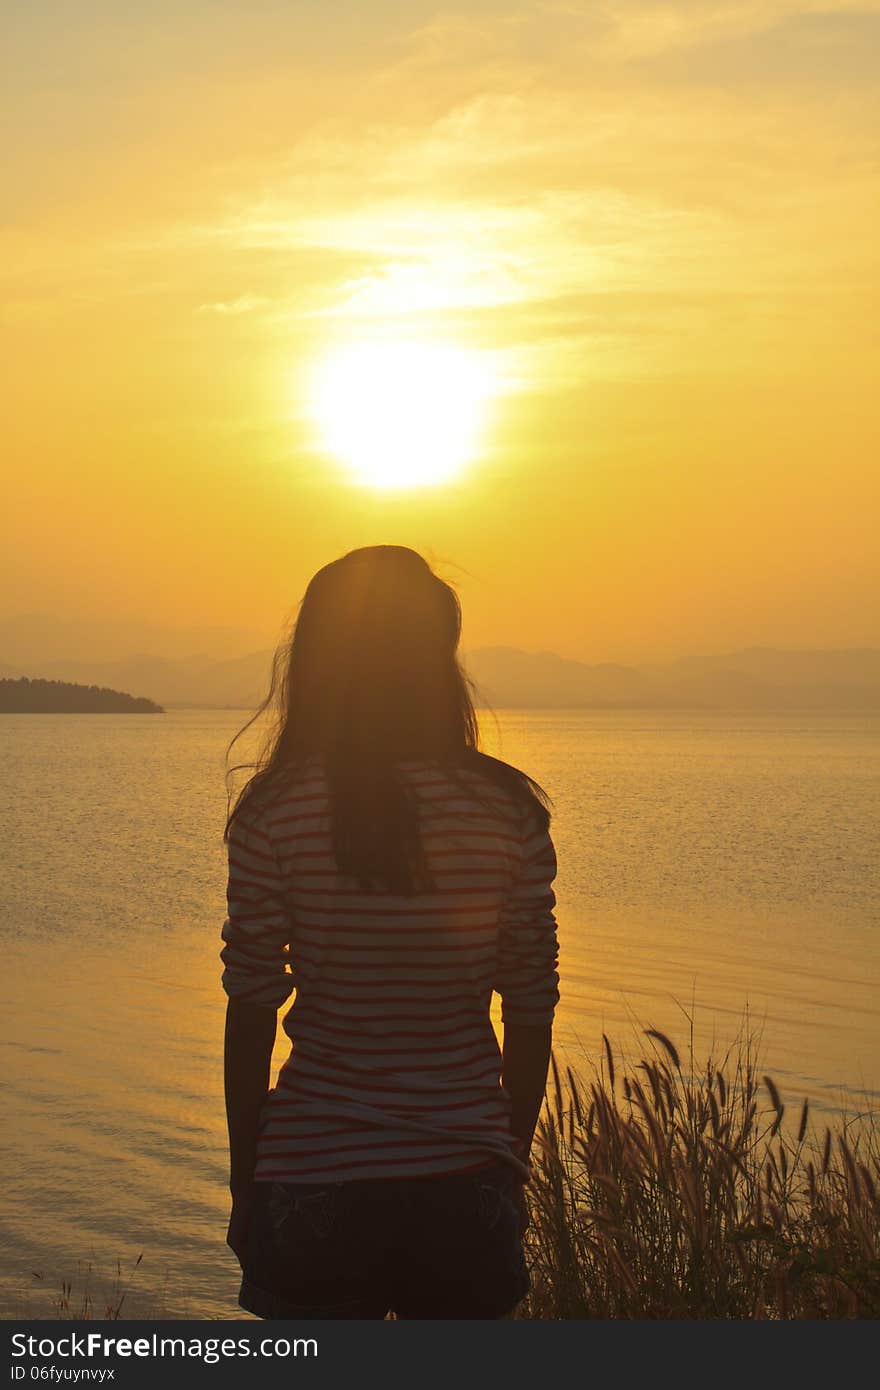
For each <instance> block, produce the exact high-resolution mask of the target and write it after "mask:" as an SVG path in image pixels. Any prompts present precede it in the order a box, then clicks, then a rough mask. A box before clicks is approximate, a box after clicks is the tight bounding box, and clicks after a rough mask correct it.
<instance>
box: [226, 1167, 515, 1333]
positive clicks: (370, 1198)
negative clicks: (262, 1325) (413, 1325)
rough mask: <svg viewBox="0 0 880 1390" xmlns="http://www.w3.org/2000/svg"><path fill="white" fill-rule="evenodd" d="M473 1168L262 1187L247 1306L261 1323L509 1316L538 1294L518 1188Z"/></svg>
mask: <svg viewBox="0 0 880 1390" xmlns="http://www.w3.org/2000/svg"><path fill="white" fill-rule="evenodd" d="M519 1181H520V1179H519V1178H518V1176H517V1175H516V1173H515V1172H514V1171H513V1170H512V1169H511V1168H510V1166H509V1165H507V1164H505V1163H503V1162H499V1163H492V1164H490V1165H487V1166H485V1167H482V1168H478V1169H474V1170H472V1171H470V1172H467V1173H448V1174H439V1175H436V1176H426V1177H417V1178H382V1179H375V1180H369V1179H368V1180H362V1181H358V1182H342V1183H328V1184H325V1185H320V1186H319V1185H317V1184H314V1183H280V1182H259V1183H257V1184H256V1195H255V1199H254V1207H253V1212H252V1217H251V1223H250V1228H249V1231H248V1245H247V1253H246V1256H245V1260H244V1266H243V1271H242V1272H243V1279H242V1284H241V1291H240V1293H239V1299H238V1301H239V1304H240V1305H241V1307H242V1308H245V1309H247V1311H248V1312H250V1313H255V1314H256V1315H257V1316H258V1317H261V1318H384V1317H385V1316H386V1315H387V1314H388V1313H389V1312H394V1313H395V1314H397V1316H398V1317H401V1318H431V1319H433V1318H500V1317H503V1316H504V1315H505V1314H506V1313H509V1312H511V1311H512V1310H513V1309H514V1308H515V1307H516V1305H517V1303H519V1301H520V1299H522V1298H524V1297H525V1295H526V1294H527V1293H528V1291H529V1285H530V1280H529V1274H528V1270H527V1268H526V1263H525V1258H524V1255H523V1247H522V1239H521V1236H520V1220H519V1212H518V1209H517V1205H516V1187H517V1185H518V1183H519Z"/></svg>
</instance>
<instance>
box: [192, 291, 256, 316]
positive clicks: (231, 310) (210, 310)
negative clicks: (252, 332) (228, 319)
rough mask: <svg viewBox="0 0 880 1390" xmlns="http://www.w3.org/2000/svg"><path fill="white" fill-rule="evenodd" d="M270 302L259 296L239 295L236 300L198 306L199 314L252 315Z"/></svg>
mask: <svg viewBox="0 0 880 1390" xmlns="http://www.w3.org/2000/svg"><path fill="white" fill-rule="evenodd" d="M269 302H270V301H269V300H268V299H267V298H266V297H265V296H264V295H259V294H241V295H239V296H238V298H237V299H231V300H218V301H217V302H216V303H214V304H200V305H199V308H198V312H199V313H200V314H221V315H222V314H252V313H253V312H254V311H255V310H256V309H262V308H263V307H264V306H265V305H267V304H268V303H269Z"/></svg>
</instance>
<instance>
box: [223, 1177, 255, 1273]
mask: <svg viewBox="0 0 880 1390" xmlns="http://www.w3.org/2000/svg"><path fill="white" fill-rule="evenodd" d="M252 1210H253V1194H252V1193H251V1192H250V1191H247V1192H241V1193H233V1197H232V1214H231V1215H230V1218H229V1229H228V1230H227V1232H226V1244H227V1245H228V1246H229V1248H230V1250H232V1251H233V1252H234V1254H235V1257H236V1259H237V1260H238V1263H239V1264H240V1265H241V1267H242V1269H244V1260H245V1255H246V1254H247V1242H248V1230H249V1229H250V1224H251V1211H252Z"/></svg>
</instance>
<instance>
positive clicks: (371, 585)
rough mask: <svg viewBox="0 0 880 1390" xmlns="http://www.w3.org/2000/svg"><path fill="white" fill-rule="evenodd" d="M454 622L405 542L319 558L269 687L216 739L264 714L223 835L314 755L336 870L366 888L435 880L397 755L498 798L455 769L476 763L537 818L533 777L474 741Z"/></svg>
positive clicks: (406, 890) (545, 812) (442, 592)
mask: <svg viewBox="0 0 880 1390" xmlns="http://www.w3.org/2000/svg"><path fill="white" fill-rule="evenodd" d="M460 636H461V607H460V604H459V601H458V595H457V594H456V593H455V590H454V589H453V588H452V587H451V586H450V585H449V584H447V583H445V582H444V581H443V580H442V579H440V578H439V576H438V575H436V574H435V573H434V572H433V570H432V569H431V567H430V565H429V564H428V563H427V561H426V560H424V559H423V558H422V556H421V555H419V554H418V553H417V552H416V551H414V550H410V549H408V548H407V547H405V546H398V545H375V546H364V547H363V548H362V549H359V550H351V551H349V552H348V554H346V555H343V556H342V557H341V558H340V559H338V560H333V561H332V562H331V563H330V564H328V565H325V566H324V567H323V569H320V570H318V572H317V574H315V575H314V576H313V578H312V579H311V581H310V582H309V584H308V587H307V588H306V591H305V594H304V596H303V599H302V602H301V604H300V607H299V614H298V616H297V618H296V621H295V623H294V626H293V630H292V632H291V635H290V637H289V639H285V640H284V641H283V642H282V643H281V645H280V646H279V647H278V649H277V651H276V652H275V656H274V660H273V664H272V677H271V682H270V687H269V693H268V695H267V696H266V698H265V700H263V702H262V704H261V705H260V707H259V708H258V709H257V711H256V712H255V714H254V715H253V716H252V717H251V719H249V720H248V722H247V723H246V724H245V725H244V727H243V728H242V729H240V730H239V732H238V733H237V734H236V735H235V736H234V737H233V739H232V740H231V742H230V743H229V746H228V748H227V750H226V756H227V762H228V758H229V754H230V752H231V750H232V748H233V746H234V744H235V743H236V741H237V740H238V739H239V738H240V737H241V736H242V734H244V733H245V731H246V730H247V729H248V728H250V726H251V724H253V723H254V721H255V720H256V719H258V718H259V717H260V715H262V714H266V713H268V714H269V716H270V720H271V724H270V732H269V735H268V738H267V740H266V743H265V745H264V748H263V751H262V753H261V754H260V756H259V757H258V759H257V761H256V762H253V763H244V764H238V765H237V766H236V767H234V768H230V769H229V770H228V771H227V793H228V795H229V796H231V793H230V792H229V778H230V776H231V775H232V773H234V772H236V771H239V770H240V769H241V768H251V769H252V773H251V776H250V777H249V778H248V780H247V782H246V783H245V785H244V787H243V788H242V789H241V791H240V792H239V794H238V797H237V799H236V801H235V805H234V806H233V808H232V810H231V811H230V812H229V814H228V816H227V821H226V827H225V830H224V835H223V838H224V841H228V839H229V830H230V827H231V825H232V822H233V820H234V819H235V817H236V816H237V815H239V814H240V813H241V812H243V811H244V810H245V808H246V807H247V806H248V805H249V804H253V805H254V806H255V807H264V806H267V805H270V804H272V802H273V801H276V800H278V799H280V798H281V797H283V795H284V793H285V791H286V790H287V789H288V788H289V786H290V783H291V781H292V779H293V777H294V776H295V775H296V774H297V773H298V772H299V771H301V770H302V768H303V765H304V764H305V763H306V761H307V760H309V759H310V758H315V757H317V758H318V759H319V760H320V761H321V763H322V764H323V768H324V771H325V774H326V777H327V781H328V788H329V793H330V817H331V834H332V841H333V847H334V853H335V857H336V860H337V864H338V867H339V870H340V872H342V873H344V874H349V875H351V876H352V877H354V878H355V879H356V880H357V881H358V884H359V886H360V888H361V890H362V891H364V892H390V893H398V894H404V895H410V894H413V893H418V892H430V891H432V889H433V887H434V884H433V882H432V879H431V875H430V872H429V869H428V866H427V861H426V857H425V853H424V849H423V846H422V843H421V836H420V832H419V816H418V805H417V802H416V800H415V799H414V796H413V794H412V792H411V790H410V789H409V788H408V786H407V784H406V781H405V779H404V778H402V777H401V776H400V773H399V770H398V768H397V764H398V763H399V762H401V761H405V760H408V759H428V760H429V761H431V762H433V763H434V764H436V765H438V766H439V767H440V768H442V769H443V770H444V771H445V772H447V773H448V775H449V776H450V777H452V778H453V780H455V781H456V782H457V783H458V784H459V785H461V786H462V787H463V789H464V790H465V791H466V794H467V795H469V796H470V797H472V798H473V797H475V798H476V799H477V800H478V801H481V802H482V803H483V804H487V805H491V806H493V808H494V809H496V810H498V809H499V798H498V797H497V796H496V797H494V798H492V797H490V798H489V799H488V800H487V798H486V795H485V792H483V793H481V791H480V785H479V783H480V779H474V778H469V779H468V780H467V782H466V783H465V782H464V780H463V779H462V776H461V774H462V773H463V772H464V771H466V770H467V769H469V768H471V769H478V770H479V771H481V772H482V773H483V774H484V778H485V780H486V782H488V783H490V784H494V788H497V790H498V791H499V792H501V793H502V797H501V798H500V800H501V802H502V804H506V805H507V807H508V808H509V807H510V803H511V802H512V803H513V805H514V807H515V808H516V807H518V808H519V809H520V810H522V809H524V808H526V807H528V808H530V809H531V810H532V812H533V815H534V816H535V819H536V824H537V825H538V827H540V828H544V829H546V828H547V827H548V825H549V822H550V812H549V806H550V801H549V798H548V796H547V794H546V792H545V791H544V790H543V788H542V787H540V786H539V785H538V783H537V782H535V781H534V780H533V779H532V778H531V777H529V776H527V775H526V773H524V772H521V771H520V770H519V769H518V768H515V767H512V766H511V765H510V764H509V763H505V762H502V761H501V760H500V759H498V758H493V757H490V756H489V755H488V754H485V753H482V752H481V751H480V749H479V729H478V723H477V716H476V713H475V711H474V704H473V699H472V695H471V691H472V690H473V689H474V687H473V685H472V683H471V681H470V680H469V679H468V677H467V676H466V675H465V674H464V672H463V671H462V669H461V666H460V664H459V660H458V655H457V653H458V643H459V638H460ZM475 784H476V785H475ZM489 790H492V788H491V787H490V788H489ZM504 794H506V795H504ZM227 810H228V805H227ZM508 814H510V811H509V810H508Z"/></svg>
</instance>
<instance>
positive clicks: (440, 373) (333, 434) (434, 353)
mask: <svg viewBox="0 0 880 1390" xmlns="http://www.w3.org/2000/svg"><path fill="white" fill-rule="evenodd" d="M491 387H492V375H491V372H490V370H489V368H488V366H487V364H486V361H485V359H484V358H483V357H482V356H481V355H480V354H479V353H477V352H474V351H470V350H468V349H465V348H459V347H451V346H447V345H440V344H434V343H424V342H365V343H354V344H350V345H348V346H346V347H341V348H337V349H336V350H335V351H333V352H331V353H329V354H328V355H327V357H326V358H325V359H324V360H323V361H321V362H320V363H319V365H318V367H317V369H316V371H315V374H314V380H313V383H312V392H311V407H312V414H313V417H314V420H315V423H316V425H317V427H318V430H319V432H320V435H321V440H322V443H323V445H324V447H325V448H326V449H327V450H328V451H329V452H330V453H332V454H334V455H336V457H337V458H340V459H341V460H342V461H343V462H344V463H346V464H347V465H348V466H349V468H351V470H352V472H353V473H354V475H355V477H356V478H357V479H358V481H360V482H362V483H365V484H367V485H369V486H372V487H377V488H411V487H423V486H425V485H427V484H431V483H440V482H445V481H447V480H448V479H450V478H453V477H455V476H456V475H457V474H458V473H459V472H460V471H461V470H462V468H463V467H464V466H465V465H466V464H467V463H468V462H469V461H470V460H471V459H472V458H473V457H474V455H475V454H476V453H477V451H478V449H479V444H480V435H481V432H482V428H483V425H484V422H485V415H486V404H487V401H488V399H489V396H490V394H491Z"/></svg>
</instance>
